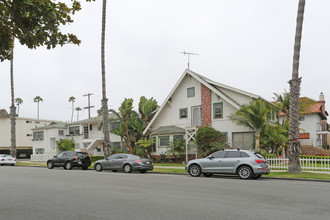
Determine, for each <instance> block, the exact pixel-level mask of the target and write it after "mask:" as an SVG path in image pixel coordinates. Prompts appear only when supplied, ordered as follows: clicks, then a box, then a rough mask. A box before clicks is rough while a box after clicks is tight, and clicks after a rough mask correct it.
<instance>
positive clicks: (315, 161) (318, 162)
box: [266, 157, 330, 171]
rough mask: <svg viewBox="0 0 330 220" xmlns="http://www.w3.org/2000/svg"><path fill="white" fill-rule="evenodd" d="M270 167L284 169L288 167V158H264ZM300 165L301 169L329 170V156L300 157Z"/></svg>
mask: <svg viewBox="0 0 330 220" xmlns="http://www.w3.org/2000/svg"><path fill="white" fill-rule="evenodd" d="M266 159H267V160H268V165H269V168H270V169H273V170H286V169H288V163H289V159H288V158H266ZM300 165H301V169H302V170H320V171H330V158H308V157H301V158H300Z"/></svg>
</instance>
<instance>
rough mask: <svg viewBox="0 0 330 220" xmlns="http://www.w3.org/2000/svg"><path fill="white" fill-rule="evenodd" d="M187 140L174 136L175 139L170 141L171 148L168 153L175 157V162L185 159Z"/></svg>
mask: <svg viewBox="0 0 330 220" xmlns="http://www.w3.org/2000/svg"><path fill="white" fill-rule="evenodd" d="M185 147H186V142H185V140H184V139H182V138H174V139H173V141H171V142H170V143H169V148H170V149H169V150H167V153H169V154H171V155H172V156H173V157H174V160H175V162H178V160H183V157H184V154H185Z"/></svg>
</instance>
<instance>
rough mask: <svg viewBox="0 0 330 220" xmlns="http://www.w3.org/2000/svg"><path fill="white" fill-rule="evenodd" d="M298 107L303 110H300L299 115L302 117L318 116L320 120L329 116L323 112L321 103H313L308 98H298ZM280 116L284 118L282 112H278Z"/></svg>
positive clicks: (322, 103) (313, 101)
mask: <svg viewBox="0 0 330 220" xmlns="http://www.w3.org/2000/svg"><path fill="white" fill-rule="evenodd" d="M299 103H300V106H304V107H303V108H300V110H299V113H300V114H302V115H307V114H319V115H320V117H321V118H322V119H324V120H325V119H327V116H328V115H329V114H328V112H327V111H325V109H323V108H324V102H322V101H315V100H313V99H311V98H308V97H301V98H299ZM279 115H280V116H286V114H285V113H284V112H280V114H279Z"/></svg>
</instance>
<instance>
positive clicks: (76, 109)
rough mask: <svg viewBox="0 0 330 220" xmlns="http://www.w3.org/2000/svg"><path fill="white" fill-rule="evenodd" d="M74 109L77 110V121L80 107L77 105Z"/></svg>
mask: <svg viewBox="0 0 330 220" xmlns="http://www.w3.org/2000/svg"><path fill="white" fill-rule="evenodd" d="M75 110H76V111H77V121H79V112H80V111H81V108H80V107H77V108H76V109H75Z"/></svg>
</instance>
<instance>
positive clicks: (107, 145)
mask: <svg viewBox="0 0 330 220" xmlns="http://www.w3.org/2000/svg"><path fill="white" fill-rule="evenodd" d="M106 9H107V0H103V5H102V33H101V69H102V70H101V71H102V111H103V135H104V143H103V152H104V157H108V156H109V155H110V131H109V111H108V99H107V96H106V81H105V23H106Z"/></svg>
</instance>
